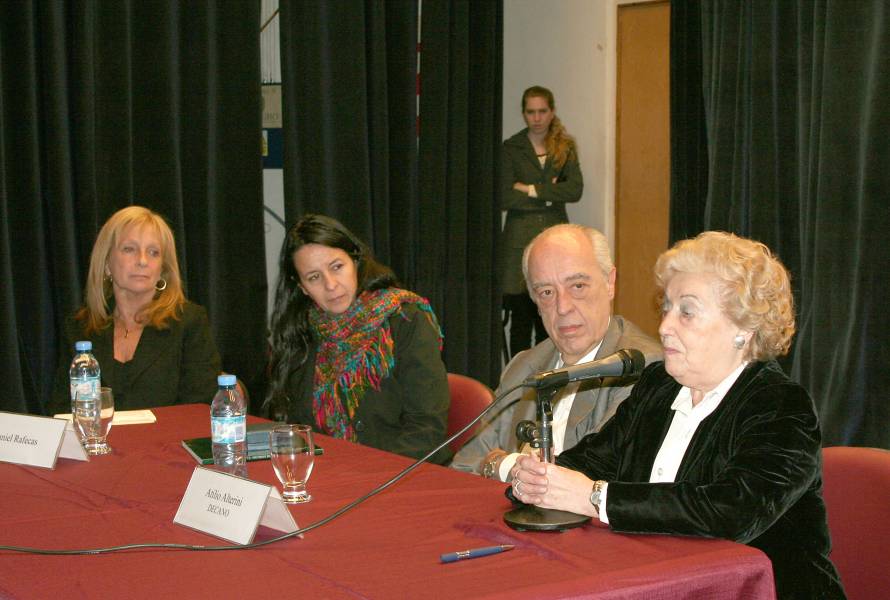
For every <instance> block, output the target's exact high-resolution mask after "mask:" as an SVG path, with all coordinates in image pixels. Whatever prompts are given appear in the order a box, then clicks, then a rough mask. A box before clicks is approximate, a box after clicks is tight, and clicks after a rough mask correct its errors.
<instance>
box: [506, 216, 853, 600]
mask: <svg viewBox="0 0 890 600" xmlns="http://www.w3.org/2000/svg"><path fill="white" fill-rule="evenodd" d="M655 274H656V280H657V282H658V285H659V287H660V289H661V290H662V294H663V304H662V310H663V316H662V321H661V326H660V327H659V335H660V336H661V343H662V345H663V347H664V357H665V358H664V362H658V363H653V364H652V365H650V366H649V367H647V368H646V369H645V370H644V371H643V374H642V376H641V377H640V380H639V382H638V383H637V384H636V386H634V389H633V391H632V392H631V395H630V397H629V398H628V399H627V400H625V401H624V403H623V404H622V405H621V406H619V407H618V412H617V413H616V414H615V417H614V418H613V419H612V420H611V421H609V423H607V424H606V425H605V426H604V427H603V428H602V430H601V431H600V432H599V433H595V434H591V435H588V436H587V437H585V438H584V439H583V440H582V441H581V442H580V443H579V444H578V445H577V446H575V447H574V448H572V449H570V450H567V451H565V452H563V453H562V454H561V455H560V456H559V458H558V460H557V464H555V465H554V464H546V463H543V462H540V461H539V460H538V459H537V458H536V457H523V458H520V459H519V461H517V466H516V467H514V478H513V484H512V488H511V490H510V491H511V494H512V496H513V497H514V499H515V500H516V501H518V502H524V503H526V504H532V505H535V506H539V507H542V508H555V509H561V510H566V511H571V512H575V513H578V514H583V515H589V516H592V517H595V518H597V519H598V520H599V521H601V522H602V523H604V524H607V525H608V526H609V527H610V528H611V529H613V530H615V531H619V532H628V533H660V534H670V535H694V536H703V537H716V538H726V539H730V540H735V541H737V542H741V543H744V544H748V545H750V546H753V547H755V548H759V549H761V550H762V551H763V552H764V553H766V555H767V556H769V558H770V559H771V560H772V563H773V573H774V576H775V582H776V591H777V595H778V597H779V598H782V599H786V598H843V597H844V592H843V588H842V587H841V584H840V580H839V578H838V575H837V572H836V571H835V569H834V566H833V565H832V563H831V561H830V560H829V559H828V554H829V551H830V549H831V542H830V540H829V535H828V526H827V522H826V515H825V504H824V502H823V500H822V492H821V489H822V468H821V458H820V457H821V434H820V429H819V419H818V417H817V416H816V412H815V408H814V406H813V402H812V400H811V399H810V397H809V395H808V394H807V392H806V390H804V389H803V388H802V387H801V386H800V385H798V384H796V383H794V382H793V381H791V380H790V379H789V378H788V377H787V376H786V375H785V374H784V373H783V372H782V370H781V368H780V367H779V365H778V364H777V363H776V362H775V360H773V359H774V358H775V357H776V356H780V355H782V354H785V353H786V352H787V351H788V349H789V347H790V345H791V338H792V337H793V335H794V305H793V300H792V295H791V286H790V281H789V277H788V273H787V271H786V270H785V268H784V267H783V266H782V264H781V263H780V262H779V261H778V260H777V259H776V258H775V257H773V256H772V254H771V253H770V251H769V249H767V247H766V246H764V245H763V244H761V243H758V242H754V241H751V240H747V239H744V238H740V237H736V236H734V235H731V234H728V233H722V232H705V233H702V234H701V235H699V236H698V237H696V238H695V239H690V240H684V241H681V242H679V243H677V244H676V245H675V246H674V247H673V248H671V249H670V250H668V251H667V252H665V253H663V254H662V255H661V256H660V257H659V259H658V262H657V264H656V266H655Z"/></svg>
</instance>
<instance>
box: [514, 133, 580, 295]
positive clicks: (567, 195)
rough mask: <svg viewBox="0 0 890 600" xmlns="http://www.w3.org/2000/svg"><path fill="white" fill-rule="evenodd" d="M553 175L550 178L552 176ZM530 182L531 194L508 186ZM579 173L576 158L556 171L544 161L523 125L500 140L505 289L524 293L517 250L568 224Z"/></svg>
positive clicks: (574, 200) (519, 252)
mask: <svg viewBox="0 0 890 600" xmlns="http://www.w3.org/2000/svg"><path fill="white" fill-rule="evenodd" d="M554 178H556V182H555V183H554V182H553V179H554ZM517 181H518V182H520V183H525V184H531V185H534V186H535V191H536V192H537V194H538V197H537V198H532V197H530V196H528V195H527V194H524V193H522V192H520V191H518V190H514V189H513V184H514V183H516V182H517ZM583 191H584V178H583V177H582V175H581V166H580V165H579V164H578V159H577V158H576V157H571V158H569V159H568V160H567V161H566V163H565V164H564V165H563V167H562V169H560V170H558V171H557V170H556V169H555V168H554V166H553V159H552V158H550V157H548V158H547V161H546V162H545V163H544V166H543V167H542V166H541V163H540V162H538V157H537V156H535V149H534V147H533V146H532V143H531V142H530V141H529V139H528V129H523V130H522V131H520V132H519V133H517V134H516V135H514V136H513V137H511V138H509V139H507V140H506V141H504V145H503V147H502V149H501V210H505V211H507V219H506V221H505V222H504V231H503V234H502V236H501V247H500V252H501V261H502V262H501V265H502V266H503V269H504V271H503V274H502V279H501V285H502V287H503V291H504V293H505V294H525V293H526V289H525V282H524V281H523V279H522V251H523V249H525V247H526V246H527V245H528V243H529V242H531V241H532V239H533V238H534V237H535V236H536V235H538V234H539V233H541V232H542V231H544V230H545V229H547V228H548V227H550V226H552V225H558V224H559V223H568V222H569V217H568V214H567V213H566V203H568V202H577V201H578V200H580V199H581V193H582V192H583Z"/></svg>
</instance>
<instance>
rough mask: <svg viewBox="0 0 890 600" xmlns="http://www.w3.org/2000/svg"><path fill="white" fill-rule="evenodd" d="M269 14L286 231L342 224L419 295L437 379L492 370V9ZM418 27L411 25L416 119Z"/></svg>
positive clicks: (307, 5)
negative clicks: (277, 75) (427, 312)
mask: <svg viewBox="0 0 890 600" xmlns="http://www.w3.org/2000/svg"><path fill="white" fill-rule="evenodd" d="M420 12H421V13H422V16H420V15H419V14H418V3H417V1H416V0H395V1H393V0H390V1H386V2H384V1H383V0H337V1H331V2H313V1H306V2H284V3H282V5H281V29H280V31H281V48H282V57H281V64H282V87H283V103H284V107H283V113H284V191H285V215H286V220H287V224H288V226H289V225H291V224H293V223H294V222H295V221H296V220H297V219H298V218H299V217H300V216H301V215H303V214H305V213H307V212H320V213H323V214H327V215H330V216H333V217H335V218H337V219H339V220H341V221H342V222H343V223H345V224H346V225H347V226H348V227H349V228H350V229H352V230H353V231H354V232H355V233H356V234H358V235H360V236H361V237H363V238H364V239H365V240H366V241H367V242H368V243H369V244H370V245H371V246H372V248H373V249H374V252H375V253H376V255H377V256H378V258H380V259H381V260H382V261H383V262H385V263H387V264H389V265H390V266H392V267H393V269H394V270H395V272H396V275H397V276H398V277H399V278H400V279H401V280H402V282H403V283H404V284H405V286H406V287H408V288H410V289H412V290H415V291H417V292H418V293H419V294H421V295H423V296H425V297H427V298H429V299H430V302H431V303H432V305H433V307H434V309H435V310H436V313H437V315H438V316H439V318H440V321H441V323H442V325H443V328H444V330H445V349H444V359H445V364H446V366H447V368H448V370H449V371H452V372H458V373H464V374H468V375H470V376H473V377H476V378H478V379H480V380H482V381H484V382H486V383H488V384H494V383H495V382H496V381H497V379H498V376H499V373H500V367H501V365H500V356H499V352H500V348H499V343H500V335H501V333H500V309H499V306H500V292H499V290H498V289H497V285H498V283H497V281H496V276H495V273H496V272H497V270H496V265H495V260H496V252H495V249H496V243H497V235H498V232H499V229H500V213H499V211H498V209H497V199H496V193H497V185H496V182H497V181H498V178H497V173H496V169H497V168H498V161H497V160H496V157H497V151H498V148H499V147H500V141H501V131H500V130H501V126H500V124H501V68H502V67H501V63H502V49H501V48H502V28H503V25H502V21H503V16H502V13H503V9H502V2H501V1H500V0H485V1H476V2H469V1H445V0H437V1H432V0H424V2H423V3H422V9H421V11H420ZM418 19H420V20H421V21H422V23H421V28H420V29H421V35H420V37H421V44H420V49H421V52H420V54H421V57H422V58H421V69H420V71H421V76H420V84H419V85H420V90H421V94H420V115H419V128H418V114H417V91H418V80H417V75H416V73H417V55H418V49H419V48H418V43H417V40H418Z"/></svg>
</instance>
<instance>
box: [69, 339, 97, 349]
mask: <svg viewBox="0 0 890 600" xmlns="http://www.w3.org/2000/svg"><path fill="white" fill-rule="evenodd" d="M74 349H75V350H77V351H78V352H89V351H90V350H92V349H93V342H91V341H90V340H82V341H80V342H74Z"/></svg>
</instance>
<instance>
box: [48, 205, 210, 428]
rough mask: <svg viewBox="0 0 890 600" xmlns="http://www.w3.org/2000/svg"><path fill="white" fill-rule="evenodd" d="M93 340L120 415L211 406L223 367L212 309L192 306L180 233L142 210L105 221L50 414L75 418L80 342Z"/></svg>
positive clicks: (70, 324) (68, 330)
mask: <svg viewBox="0 0 890 600" xmlns="http://www.w3.org/2000/svg"><path fill="white" fill-rule="evenodd" d="M78 340H90V341H92V343H93V354H95V356H96V359H97V360H98V361H99V366H100V367H101V369H102V385H106V386H109V387H111V388H112V389H113V390H114V400H115V408H116V409H118V410H125V409H136V408H148V407H152V406H164V405H169V404H177V403H189V402H210V400H211V399H212V398H213V394H214V392H215V390H216V376H217V374H218V373H219V369H220V360H219V353H218V352H217V350H216V345H215V344H214V342H213V336H212V335H211V332H210V324H209V322H208V320H207V313H206V311H205V310H204V309H203V308H202V307H200V306H198V305H197V304H193V303H191V302H189V301H188V300H186V298H185V295H184V293H183V290H182V280H181V279H180V276H179V263H178V261H177V259H176V244H175V242H174V240H173V232H172V231H171V230H170V227H169V226H168V225H167V223H166V222H165V221H164V219H163V217H161V216H160V215H158V214H157V213H154V212H152V211H151V210H149V209H147V208H144V207H142V206H129V207H127V208H123V209H121V210H119V211H117V212H116V213H114V215H112V216H111V218H109V219H108V221H106V223H105V225H103V226H102V229H101V230H100V231H99V235H98V237H97V238H96V242H95V244H94V245H93V251H92V254H91V255H90V267H89V271H88V274H87V284H86V293H85V303H84V305H83V306H82V307H81V308H80V309H79V310H78V311H77V312H76V313H75V314H74V315H73V316H71V317H69V318H68V319H67V320H66V322H65V328H64V331H63V339H62V341H61V343H60V349H59V368H58V373H57V376H56V380H55V384H54V386H53V396H52V401H51V405H50V407H49V410H48V412H49V413H50V414H52V413H58V412H69V411H70V409H71V399H70V396H69V386H68V365H69V364H70V361H71V357H72V356H73V353H74V342H75V341H78Z"/></svg>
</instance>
